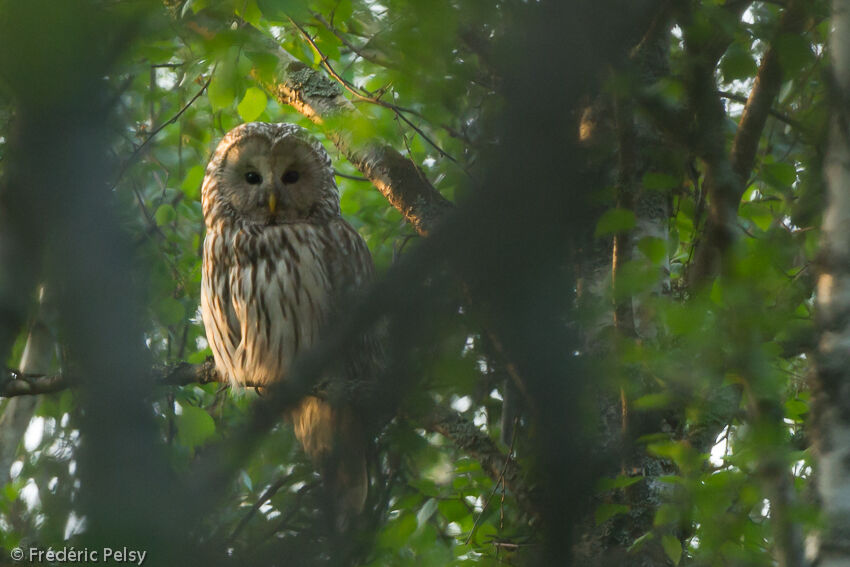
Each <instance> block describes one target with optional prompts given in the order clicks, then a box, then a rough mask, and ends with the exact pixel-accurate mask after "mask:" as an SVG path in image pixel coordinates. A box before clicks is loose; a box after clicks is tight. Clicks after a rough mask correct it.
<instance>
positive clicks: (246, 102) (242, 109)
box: [236, 87, 268, 122]
mask: <svg viewBox="0 0 850 567" xmlns="http://www.w3.org/2000/svg"><path fill="white" fill-rule="evenodd" d="M267 103H268V98H267V97H266V93H264V92H263V91H261V90H260V89H258V88H257V87H250V88H249V89H248V90H246V91H245V96H244V97H242V101H241V102H240V103H239V105H238V106H237V107H236V110H237V111H238V112H239V116H241V117H242V120H244V121H245V122H253V121H254V120H256V119H257V118H259V117H260V115H261V114H262V113H263V111H264V110H265V109H266V104H267Z"/></svg>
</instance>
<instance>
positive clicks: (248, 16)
mask: <svg viewBox="0 0 850 567" xmlns="http://www.w3.org/2000/svg"><path fill="white" fill-rule="evenodd" d="M236 14H237V15H239V16H240V17H241V18H242V19H243V20H245V21H246V22H248V23H249V24H251V25H252V26H254V27H259V26H260V18H262V17H263V13H262V12H261V11H260V8H259V7H258V6H257V2H256V1H255V0H241V1H240V2H237V3H236Z"/></svg>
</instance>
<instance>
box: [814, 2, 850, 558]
mask: <svg viewBox="0 0 850 567" xmlns="http://www.w3.org/2000/svg"><path fill="white" fill-rule="evenodd" d="M832 21H833V27H832V35H831V38H830V49H831V58H832V78H833V86H834V89H835V92H834V93H833V95H834V96H833V121H832V131H831V133H830V141H829V150H828V153H827V156H826V162H825V167H824V176H825V179H826V186H827V204H826V210H825V212H824V218H823V234H822V241H821V251H820V265H821V270H820V273H819V275H818V279H817V324H818V332H819V343H818V349H817V372H816V375H815V398H814V402H815V405H814V408H813V424H812V425H813V441H814V445H815V449H816V454H817V461H818V474H817V490H818V494H819V496H820V499H821V506H822V511H823V514H824V518H825V521H826V526H825V528H824V531H823V533H822V534H821V537H820V538H819V542H818V546H817V551H816V558H815V561H814V563H815V564H817V565H819V566H820V567H839V566H848V565H850V346H848V345H850V229H848V227H850V130H848V124H850V121H848V119H849V118H850V115H848V106H847V101H848V100H850V0H833V2H832Z"/></svg>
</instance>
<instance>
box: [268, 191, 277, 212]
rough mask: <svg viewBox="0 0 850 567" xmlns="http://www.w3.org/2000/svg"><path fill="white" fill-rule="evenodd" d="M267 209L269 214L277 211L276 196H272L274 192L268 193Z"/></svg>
mask: <svg viewBox="0 0 850 567" xmlns="http://www.w3.org/2000/svg"><path fill="white" fill-rule="evenodd" d="M269 211H270V212H271V214H275V211H277V197H275V196H274V193H269Z"/></svg>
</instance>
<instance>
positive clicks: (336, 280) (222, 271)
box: [201, 122, 373, 511]
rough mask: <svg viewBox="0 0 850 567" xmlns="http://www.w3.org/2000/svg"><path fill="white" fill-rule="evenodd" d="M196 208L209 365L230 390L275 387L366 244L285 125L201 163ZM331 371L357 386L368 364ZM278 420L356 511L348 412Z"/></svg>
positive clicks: (236, 135) (256, 128)
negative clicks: (200, 217) (201, 228)
mask: <svg viewBox="0 0 850 567" xmlns="http://www.w3.org/2000/svg"><path fill="white" fill-rule="evenodd" d="M202 201H203V209H204V221H205V224H206V230H207V235H206V239H205V240H204V258H203V279H202V284H201V311H202V314H203V319H204V326H205V327H206V333H207V339H208V340H209V344H210V347H211V348H212V352H213V356H214V357H215V363H216V366H217V367H218V370H219V372H221V373H222V374H223V375H224V376H226V378H227V379H228V380H229V381H230V383H231V385H232V386H234V387H239V386H259V387H262V386H264V385H268V384H270V383H272V382H275V381H278V380H285V379H286V375H287V372H288V370H289V368H290V365H291V364H292V361H293V359H294V358H295V357H296V356H297V355H298V354H299V353H301V352H303V351H305V350H308V349H309V348H310V347H311V346H313V345H314V344H315V343H316V342H317V340H318V339H319V333H320V332H321V331H322V329H323V328H324V326H325V325H326V324H327V323H328V319H329V317H330V316H332V314H333V312H334V309H335V307H336V304H337V302H338V301H339V299H340V297H343V296H345V295H346V294H347V293H350V292H351V291H352V290H354V289H356V288H358V287H359V286H361V285H363V283H364V282H366V281H368V280H370V279H371V278H372V275H373V265H372V258H371V256H370V254H369V250H368V249H367V248H366V244H365V242H364V241H363V239H362V238H361V236H360V235H359V234H358V233H357V232H356V231H355V230H354V228H352V227H351V225H349V224H348V223H347V222H346V221H345V220H343V219H342V217H341V216H340V208H339V191H338V189H337V187H336V183H335V182H334V172H333V167H332V165H331V159H330V156H328V154H327V152H326V151H325V149H324V147H322V144H321V143H319V142H318V141H317V140H315V139H314V138H312V137H311V136H310V135H308V134H307V132H306V131H305V130H304V129H303V128H301V127H299V126H296V125H294V124H267V123H260V122H256V123H251V124H243V125H241V126H238V127H236V128H234V129H233V130H231V131H230V132H228V133H227V135H225V136H224V138H223V139H222V140H221V142H220V143H219V145H218V148H217V149H216V150H215V153H214V154H213V156H212V158H211V159H210V162H209V165H208V166H207V169H206V176H205V178H204V183H203V188H202ZM367 350H368V349H367ZM353 356H354V357H360V358H368V357H369V356H371V355H370V353H368V352H363V353H358V354H355V355H353ZM341 367H342V368H343V370H342V372H344V373H345V374H346V376H345V378H347V379H363V378H364V377H363V376H356V375H355V374H358V373H362V372H363V370H364V368H366V367H368V361H366V362H365V363H364V361H363V360H346V361H345V363H344V364H342V365H341ZM289 417H290V418H291V420H292V422H293V425H294V429H295V434H296V436H297V437H298V439H299V441H300V442H301V444H302V446H303V447H304V449H305V451H306V452H307V453H308V454H309V455H310V456H311V457H312V458H313V460H314V462H316V463H317V464H318V465H319V467H320V469H321V470H322V474H323V476H324V477H325V482H326V484H327V485H328V486H329V488H330V489H331V490H332V494H331V496H332V497H333V498H334V500H336V501H338V502H341V504H342V506H343V507H345V508H346V509H349V510H352V509H353V510H358V511H359V510H360V509H362V506H363V503H364V500H365V497H366V489H367V485H368V483H367V476H366V462H365V442H364V439H363V433H362V428H361V427H359V420H358V419H357V418H356V416H355V415H354V412H353V411H351V410H350V409H349V408H347V407H345V406H344V405H343V406H332V405H331V404H330V403H329V402H328V401H325V400H322V399H319V398H318V397H316V396H307V397H306V398H305V399H304V400H303V401H302V402H301V404H300V405H299V406H298V407H297V408H296V409H294V410H292V412H291V413H290V416H289Z"/></svg>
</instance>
